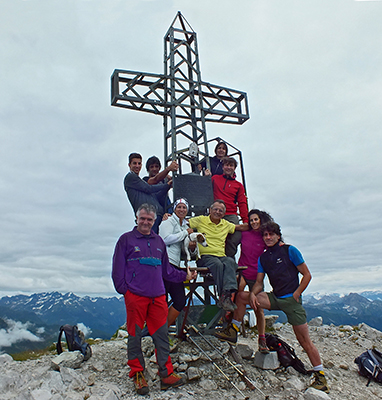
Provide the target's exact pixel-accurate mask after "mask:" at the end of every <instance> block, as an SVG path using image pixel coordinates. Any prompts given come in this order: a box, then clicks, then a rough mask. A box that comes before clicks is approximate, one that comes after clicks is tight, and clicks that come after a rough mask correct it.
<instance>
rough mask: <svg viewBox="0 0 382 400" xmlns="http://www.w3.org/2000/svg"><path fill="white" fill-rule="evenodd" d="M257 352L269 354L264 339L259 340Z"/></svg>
mask: <svg viewBox="0 0 382 400" xmlns="http://www.w3.org/2000/svg"><path fill="white" fill-rule="evenodd" d="M259 352H260V353H263V354H268V353H269V348H268V346H267V341H266V339H265V338H259Z"/></svg>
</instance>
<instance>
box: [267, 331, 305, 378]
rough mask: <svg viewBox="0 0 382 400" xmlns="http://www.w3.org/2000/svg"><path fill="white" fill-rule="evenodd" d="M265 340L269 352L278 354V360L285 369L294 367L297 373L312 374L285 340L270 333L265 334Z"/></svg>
mask: <svg viewBox="0 0 382 400" xmlns="http://www.w3.org/2000/svg"><path fill="white" fill-rule="evenodd" d="M265 340H266V341H267V346H268V347H269V350H271V351H276V352H277V358H278V359H279V362H280V364H281V365H282V366H283V367H284V368H288V367H293V368H294V369H295V370H296V371H298V372H300V373H301V374H304V375H309V374H310V373H311V371H308V370H307V369H306V368H305V365H304V363H303V362H302V361H301V360H300V359H299V358H298V357H297V355H296V353H295V351H294V349H293V347H291V346H289V344H288V343H286V342H284V340H282V339H280V338H279V337H278V336H277V335H272V334H270V333H266V334H265Z"/></svg>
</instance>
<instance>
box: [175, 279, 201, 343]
mask: <svg viewBox="0 0 382 400" xmlns="http://www.w3.org/2000/svg"><path fill="white" fill-rule="evenodd" d="M196 279H197V278H195V279H194V280H193V281H192V282H191V281H190V291H189V293H188V296H189V297H188V303H187V305H186V311H185V312H184V317H183V322H182V327H181V329H180V333H179V335H178V337H179V338H183V339H184V334H185V330H184V328H185V326H186V324H187V318H188V313H189V311H190V307H191V302H192V296H193V295H194V292H195V289H196Z"/></svg>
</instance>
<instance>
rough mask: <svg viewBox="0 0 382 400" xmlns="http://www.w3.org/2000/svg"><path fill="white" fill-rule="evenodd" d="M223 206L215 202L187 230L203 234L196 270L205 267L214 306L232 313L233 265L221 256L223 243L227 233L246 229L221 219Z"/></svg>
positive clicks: (193, 219) (234, 287)
mask: <svg viewBox="0 0 382 400" xmlns="http://www.w3.org/2000/svg"><path fill="white" fill-rule="evenodd" d="M225 211H226V206H225V203H224V201H223V200H215V201H214V203H213V204H212V205H211V207H210V214H209V215H207V216H205V215H201V216H199V217H193V218H190V220H189V223H190V227H191V228H195V229H197V231H198V232H201V233H203V234H204V235H205V237H206V241H207V244H208V246H207V247H203V246H200V245H199V251H200V256H201V258H200V259H199V260H198V261H197V265H198V267H207V268H209V270H210V272H211V274H212V276H213V278H214V281H215V285H216V286H217V290H218V295H219V302H218V304H217V305H218V306H219V307H220V308H223V309H224V310H226V311H234V310H235V309H236V304H235V303H233V301H232V299H231V296H232V293H235V292H237V279H236V271H237V268H238V266H237V264H236V262H235V260H234V259H233V258H231V257H226V255H225V241H226V238H227V235H228V234H229V233H234V232H235V230H237V231H245V230H248V224H242V225H235V224H233V223H231V222H228V221H227V220H225V219H223V217H224V215H225Z"/></svg>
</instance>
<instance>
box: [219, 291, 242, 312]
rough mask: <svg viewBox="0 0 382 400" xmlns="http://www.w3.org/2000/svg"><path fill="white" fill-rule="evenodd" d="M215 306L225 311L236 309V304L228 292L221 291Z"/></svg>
mask: <svg viewBox="0 0 382 400" xmlns="http://www.w3.org/2000/svg"><path fill="white" fill-rule="evenodd" d="M217 306H218V307H220V308H222V309H223V310H225V311H232V312H233V311H235V310H236V309H237V305H236V304H235V303H234V302H233V301H232V299H231V294H230V293H222V295H221V296H220V299H219V301H218V304H217Z"/></svg>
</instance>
